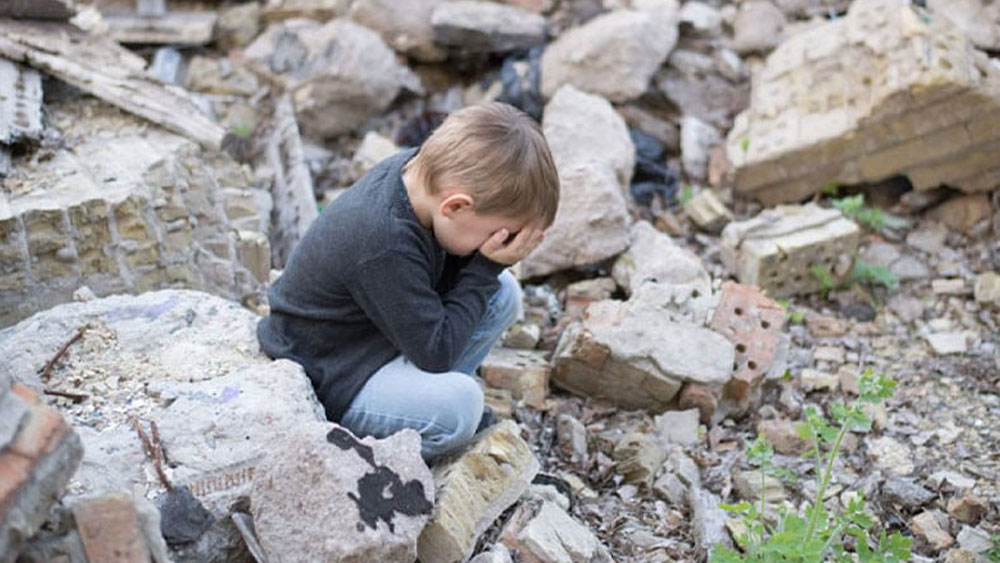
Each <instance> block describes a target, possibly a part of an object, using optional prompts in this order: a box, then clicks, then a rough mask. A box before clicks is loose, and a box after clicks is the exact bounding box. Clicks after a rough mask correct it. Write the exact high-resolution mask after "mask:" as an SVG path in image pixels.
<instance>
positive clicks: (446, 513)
mask: <svg viewBox="0 0 1000 563" xmlns="http://www.w3.org/2000/svg"><path fill="white" fill-rule="evenodd" d="M538 468H539V463H538V459H536V458H535V456H534V454H532V453H531V450H530V449H529V448H528V444H527V443H526V442H525V441H524V440H523V439H522V438H521V431H520V429H519V428H518V426H517V424H516V423H514V422H513V421H509V420H505V421H503V422H500V423H499V424H497V425H496V426H494V427H492V428H491V429H490V430H489V432H488V433H487V434H486V435H485V436H483V437H482V438H481V439H480V440H479V441H478V442H476V443H475V444H473V445H472V446H471V447H470V448H469V449H468V450H467V451H466V452H465V453H464V454H462V456H461V457H459V458H458V459H456V460H455V461H453V462H451V463H449V464H446V465H442V466H439V467H437V468H435V471H434V482H435V484H436V487H437V494H436V497H437V500H436V501H435V506H434V513H433V514H432V515H431V521H430V522H429V523H428V524H427V526H426V527H425V528H424V530H423V532H422V533H421V534H420V539H419V540H418V542H417V553H418V555H419V557H420V560H421V561H423V562H425V563H451V562H455V561H464V560H466V559H467V558H468V557H469V556H470V555H471V554H472V550H473V548H475V545H476V540H477V539H479V536H480V535H481V534H482V533H483V532H484V531H486V529H487V528H488V527H490V525H492V524H493V521H494V520H495V519H496V518H497V516H499V515H500V513H502V512H503V511H504V510H506V509H507V508H509V507H510V505H512V504H513V503H514V502H516V501H517V499H518V498H520V497H521V495H522V494H524V491H526V490H527V489H528V485H530V484H531V480H532V479H534V477H535V474H536V473H538Z"/></svg>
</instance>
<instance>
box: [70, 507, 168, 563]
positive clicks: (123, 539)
mask: <svg viewBox="0 0 1000 563" xmlns="http://www.w3.org/2000/svg"><path fill="white" fill-rule="evenodd" d="M73 519H74V521H75V522H76V528H77V530H79V532H80V540H81V541H82V542H83V546H84V549H85V551H86V554H87V560H88V561H123V562H131V561H136V562H138V561H143V562H145V561H149V560H150V557H151V554H150V549H149V547H148V546H147V545H146V539H145V537H144V536H143V532H142V529H141V528H140V524H139V515H138V514H137V513H136V509H135V504H134V503H133V502H132V496H131V495H130V494H128V493H126V492H118V493H108V494H105V495H102V496H100V497H97V498H92V499H87V500H85V501H83V502H81V503H79V504H77V505H76V506H74V507H73Z"/></svg>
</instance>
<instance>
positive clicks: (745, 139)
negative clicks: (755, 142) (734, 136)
mask: <svg viewBox="0 0 1000 563" xmlns="http://www.w3.org/2000/svg"><path fill="white" fill-rule="evenodd" d="M740 148H741V149H743V152H747V151H748V150H750V138H749V137H743V140H742V141H740Z"/></svg>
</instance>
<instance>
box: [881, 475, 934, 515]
mask: <svg viewBox="0 0 1000 563" xmlns="http://www.w3.org/2000/svg"><path fill="white" fill-rule="evenodd" d="M935 498H937V495H935V494H934V493H932V492H931V491H928V490H927V489H925V488H923V487H921V486H920V485H918V484H916V483H913V482H912V481H909V480H905V479H899V478H896V477H891V478H889V479H888V480H886V482H885V484H884V485H883V486H882V501H883V502H888V503H891V504H894V505H898V506H900V507H902V508H905V509H906V510H917V509H918V508H920V507H922V506H924V505H925V504H927V503H929V502H931V501H933V500H934V499H935Z"/></svg>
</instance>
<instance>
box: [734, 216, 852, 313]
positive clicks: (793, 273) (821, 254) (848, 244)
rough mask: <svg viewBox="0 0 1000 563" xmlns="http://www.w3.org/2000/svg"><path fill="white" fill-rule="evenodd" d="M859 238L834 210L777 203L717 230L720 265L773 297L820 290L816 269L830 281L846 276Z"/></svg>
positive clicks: (849, 270) (845, 220)
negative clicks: (719, 235)
mask: <svg viewBox="0 0 1000 563" xmlns="http://www.w3.org/2000/svg"><path fill="white" fill-rule="evenodd" d="M860 234H861V231H860V229H859V228H858V226H857V225H856V224H854V222H853V221H850V220H848V219H845V218H844V217H843V216H842V215H841V213H840V211H838V210H836V209H823V208H820V207H818V206H816V205H814V204H808V205H804V206H788V205H782V206H778V207H776V208H774V209H771V210H766V211H764V212H762V213H760V214H759V215H757V216H756V217H754V218H753V219H749V220H747V221H739V222H736V223H730V224H729V225H728V226H727V227H726V228H725V229H724V230H723V231H722V242H721V245H722V249H721V252H722V262H723V263H724V264H725V266H726V268H727V269H728V270H729V271H730V272H733V273H735V274H736V276H737V278H739V280H740V283H744V284H748V285H758V286H760V287H761V289H763V290H765V291H767V293H768V295H770V296H772V297H781V296H786V295H795V294H801V293H812V292H815V291H819V290H821V289H823V286H824V283H823V280H822V279H821V276H818V275H816V271H817V270H822V271H823V272H825V273H826V274H828V275H829V276H830V279H831V280H832V282H833V283H836V282H837V281H838V280H840V279H842V278H844V277H845V276H847V275H848V274H849V273H850V272H851V268H852V263H853V257H854V255H855V254H856V253H857V248H858V239H859V237H860ZM828 283H829V282H828ZM827 289H831V288H827Z"/></svg>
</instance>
